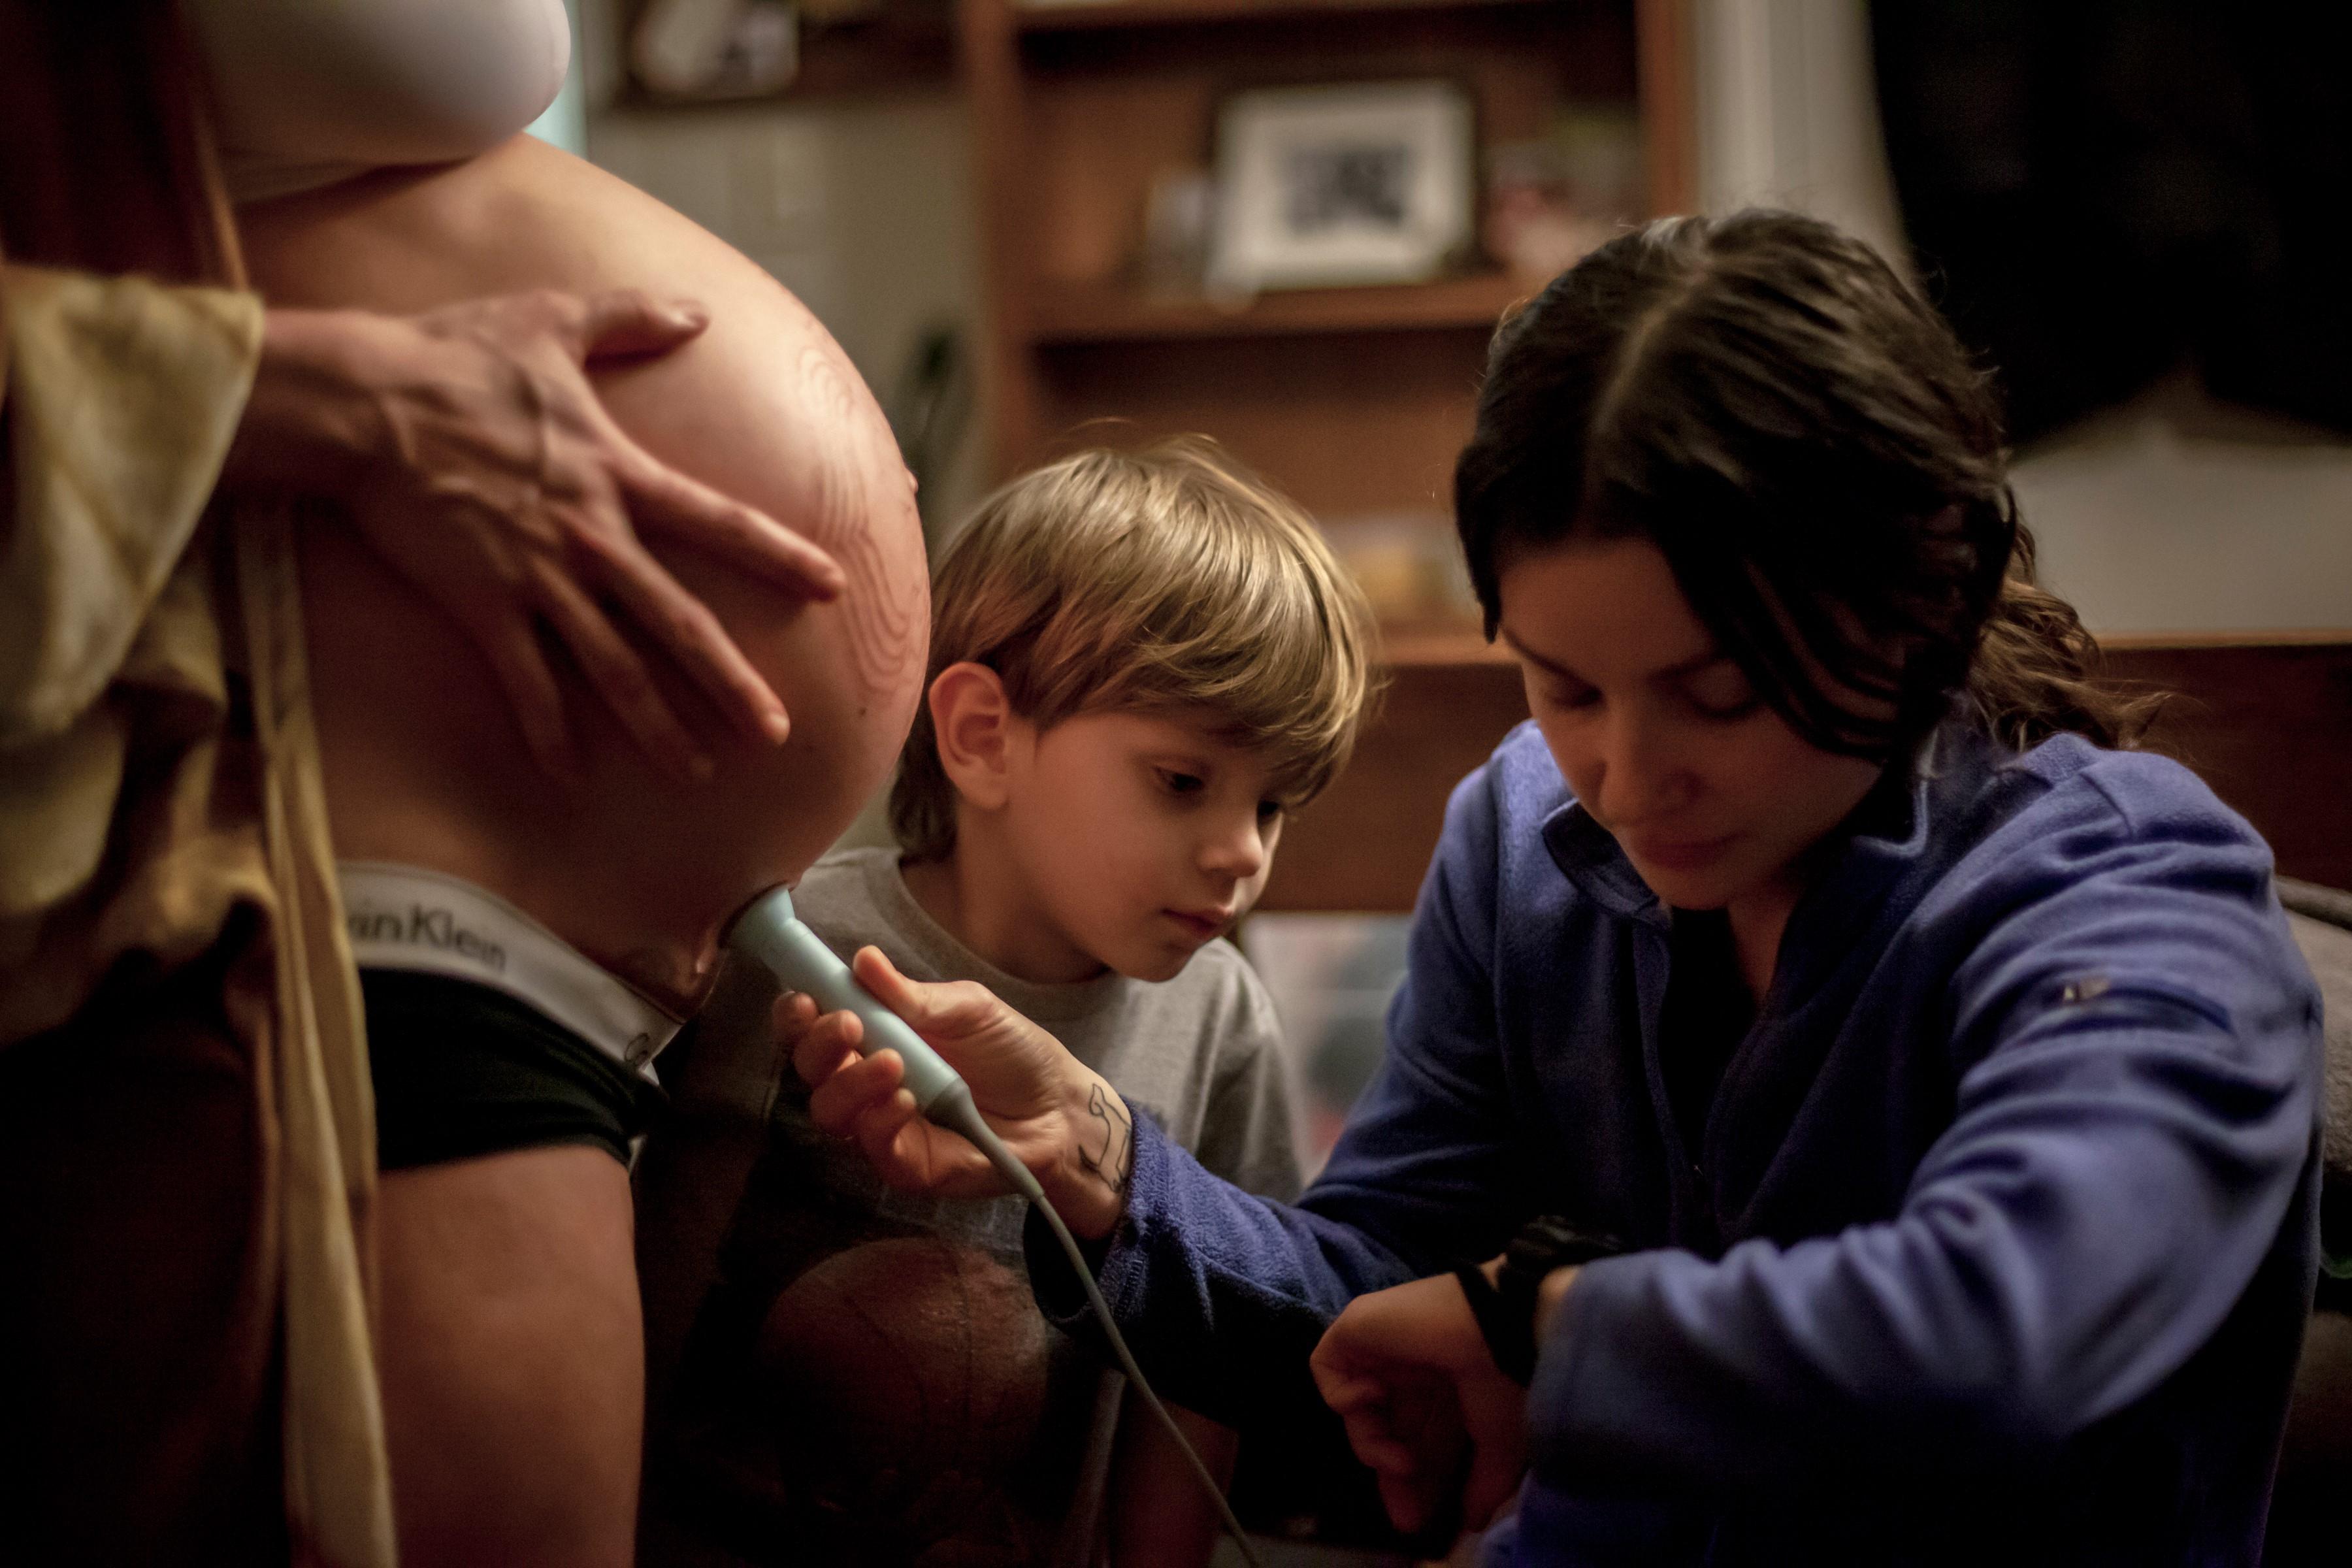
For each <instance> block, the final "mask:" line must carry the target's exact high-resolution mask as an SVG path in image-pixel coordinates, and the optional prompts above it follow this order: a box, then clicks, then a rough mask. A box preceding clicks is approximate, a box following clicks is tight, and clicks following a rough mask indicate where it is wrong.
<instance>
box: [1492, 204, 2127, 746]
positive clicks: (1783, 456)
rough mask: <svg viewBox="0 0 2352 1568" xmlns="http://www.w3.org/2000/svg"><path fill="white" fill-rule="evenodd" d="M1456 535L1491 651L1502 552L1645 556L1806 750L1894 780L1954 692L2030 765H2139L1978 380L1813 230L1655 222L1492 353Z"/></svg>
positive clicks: (1857, 264) (1988, 393)
mask: <svg viewBox="0 0 2352 1568" xmlns="http://www.w3.org/2000/svg"><path fill="white" fill-rule="evenodd" d="M1454 513H1455V519H1456V525H1457V527H1458V528H1459V530H1460V531H1461V536H1462V546H1463V550H1464V552H1465V554H1466V555H1467V556H1468V559H1469V566H1470V576H1471V581H1472V582H1473V584H1475V586H1476V589H1477V592H1478V597H1479V602H1480V604H1481V605H1482V606H1483V607H1484V609H1485V611H1486V631H1487V635H1488V636H1489V637H1492V636H1493V635H1494V632H1495V629H1496V624H1497V620H1498V617H1499V616H1500V614H1501V607H1502V606H1501V598H1500V592H1501V588H1500V584H1501V574H1502V573H1503V571H1504V569H1505V568H1506V567H1507V566H1508V565H1509V563H1510V562H1511V560H1512V559H1513V557H1514V555H1515V554H1517V553H1520V552H1528V551H1531V550H1539V549H1543V548H1546V547H1548V546H1552V545H1557V544H1560V543H1565V542H1570V540H1572V539H1576V538H1596V539H1613V538H1641V539H1646V540H1648V541H1650V542H1653V543H1654V544H1655V545H1656V546H1657V547H1658V549H1659V551H1660V552H1662V553H1663V554H1664V556H1665V558H1666V561H1667V563H1668V564H1669V565H1670V566H1671V567H1672V569H1673V571H1674V574H1675V582H1676V583H1677V584H1679V585H1680V587H1681V589H1682V591H1683V594H1684V595H1685V597H1686V598H1687V599H1688V600H1689V601H1690V604H1691V607H1692V609H1693V611H1694V612H1695V613H1696V616H1698V618H1699V620H1700V621H1701V622H1702V623H1704V624H1705V625H1706V627H1707V629H1708V631H1709V632H1710V633H1712V634H1713V636H1714V637H1715V638H1716V640H1717V643H1718V645H1719V646H1720V647H1722V649H1723V651H1724V652H1725V653H1726V654H1727V655H1728V656H1729V657H1730V658H1732V659H1733V660H1735V661H1736V662H1737V663H1738V665H1739V667H1740V668H1741V669H1742V670H1743V671H1745V672H1746V674H1747V675H1748V679H1750V680H1751V681H1753V682H1754V683H1755V685H1756V688H1757V690H1758V692H1759V695H1761V696H1762V697H1763V699H1764V700H1766V701H1767V702H1768V703H1769V704H1770V705H1771V707H1772V708H1773V709H1774V710H1776V711H1777V712H1779V713H1780V715H1781V717H1783V718H1784V719H1786V720H1787V721H1789V723H1790V726H1791V727H1792V728H1794V729H1795V730H1796V731H1797V732H1798V733H1799V734H1800V735H1801V736H1802V737H1803V738H1804V739H1805V740H1806V741H1808V742H1811V743H1812V744H1813V745H1815V746H1818V747H1820V748H1822V750H1824V751H1830V752H1842V753H1845V754H1848V755H1853V756H1863V757H1872V758H1892V757H1894V756H1896V755H1899V754H1902V753H1904V752H1907V751H1908V750H1909V749H1910V748H1911V747H1913V746H1915V745H1916V743H1917V742H1919V740H1920V739H1921V738H1922V737H1924V736H1925V735H1926V734H1927V731H1929V730H1931V729H1933V728H1934V727H1935V726H1936V725H1937V723H1938V722H1939V721H1941V720H1942V718H1943V717H1944V716H1945V714H1947V713H1948V712H1949V711H1950V710H1951V707H1952V703H1953V700H1954V698H1955V696H1956V695H1957V694H1960V693H1966V694H1967V696H1968V697H1969V699H1971V700H1972V701H1973V705H1974V708H1975V710H1976V711H1977V714H1978V716H1979V719H1980V721H1982V722H1983V724H1984V725H1985V727H1986V728H1987V729H1988V730H1990V731H1991V732H1992V733H1993V734H1995V735H1997V736H1999V737H2000V739H2001V740H2003V741H2004V742H2007V743H2008V744H2010V745H2011V746H2014V747H2016V748H2018V749H2020V750H2022V749H2024V748H2025V747H2028V746H2031V745H2032V744H2034V743H2035V742H2039V741H2041V740H2042V739H2045V738H2047V737H2048V736H2050V735H2052V734H2055V733H2058V732H2060V731H2073V732H2076V733H2079V734H2083V735H2085V736H2087V737H2089V738H2090V739H2091V740H2093V741H2095V742H2097V743H2099V744H2101V745H2107V746H2127V745H2131V744H2134V743H2136V742H2137V740H2138V738H2139V736H2140V734H2141V732H2142V731H2145V729H2146V728H2147V722H2148V720H2149V719H2150V718H2151V717H2152V714H2153V710H2154V707H2155V705H2156V701H2157V700H2156V699H2154V698H2151V697H2147V696H2136V697H2135V696H2126V695H2123V694H2121V693H2119V692H2117V691H2115V690H2113V689H2109V688H2107V687H2105V686H2104V685H2103V684H2102V683H2101V682H2100V680H2099V679H2098V675H2097V663H2098V647H2097V644H2096V643H2095V641H2094V640H2093V639H2092V637H2091V636H2090V634H2089V633H2088V632H2086V631H2084V628H2083V625H2082V622H2081V620H2080V618H2079V617H2077V616H2075V614H2074V609H2073V608H2072V607H2071V606H2070V605H2067V604H2066V603H2065V602H2064V601H2063V600H2062V599H2059V598H2058V597H2056V596H2055V595H2052V594H2049V593H2047V592H2045V591H2043V590H2042V589H2041V588H2039V587H2037V586H2036V585H2035V584H2034V583H2033V543H2032V535H2031V534H2030V533H2028V532H2027V531H2026V530H2025V529H2024V527H2023V526H2022V525H2021V522H2020V521H2019V519H2018V515H2017V503H2016V500H2015V498H2014V496H2012V495H2011V491H2010V487H2009V480H2008V454H2007V451H2006V449H2005V447H2004V446H2003V440H2002V434H2001V427H2000V405H1999V402H1998V400H1997V398H1996V396H1995V395H1994V392H1993V388H1992V385H1991V378H1990V374H1988V373H1986V372H1984V371H1982V370H1980V369H1979V367H1978V366H1977V365H1976V364H1975V363H1973V362H1972V361H1971V360H1970V358H1969V353H1968V352H1967V351H1966V350H1965V349H1964V348H1962V346H1961V345H1960V342H1959V340H1958V338H1957V337H1955V336H1954V335H1953V332H1952V331H1951V328H1950V327H1949V326H1948V325H1947V324H1946V322H1945V321H1944V320H1943V318H1942V317H1941V316H1939V315H1938V314H1937V312H1936V310H1935V309H1934V308H1933V307H1932V306H1930V305H1929V304H1928V303H1927V301H1926V300H1924V299H1922V298H1921V297H1920V296H1919V294H1918V293H1917V292H1916V290H1915V289H1913V288H1912V287H1911V286H1910V285H1909V284H1908V283H1906V281H1905V280H1904V279H1902V278H1900V277H1899V276H1897V275H1896V273H1895V270H1894V269H1893V268H1890V267H1889V266H1887V264H1886V263H1885V261H1884V260H1883V259H1882V258H1880V257H1879V256H1878V255H1877V253H1876V252H1874V251H1873V250H1872V249H1871V248H1870V247H1868V246H1866V245H1864V243H1863V242H1861V241H1860V240H1858V239H1855V238H1853V237H1851V236H1849V235H1846V234H1844V233H1843V232H1841V231H1840V230H1838V229H1836V228H1834V227H1832V226H1830V225H1828V224H1826V223H1822V222H1821V221H1819V220H1817V219H1814V218H1810V217H1805V216H1801V215H1798V214H1795V213H1786V212H1772V211H1762V210H1756V211H1748V212H1742V213H1738V214H1735V215H1733V216H1728V217H1723V218H1706V217H1680V218H1665V219H1661V220H1659V221H1657V222H1654V223H1652V224H1650V225H1648V226H1645V227H1643V228H1641V229H1639V230H1636V231H1634V232H1633V233H1630V234H1626V235H1623V236H1621V237H1618V238H1617V239H1615V240H1612V242H1610V243H1609V244H1607V245H1605V246H1603V247H1601V248H1600V249H1598V250H1596V251H1594V252H1593V253H1592V254H1591V256H1589V257H1587V258H1585V259H1584V260H1583V261H1581V262H1580V263H1578V264H1577V265H1576V266H1575V267H1574V268H1570V270H1569V271H1567V272H1565V273H1563V274H1561V275H1560V276H1559V278H1557V279H1554V280H1553V281H1552V283H1551V284H1550V285H1549V287H1548V288H1546V289H1544V291H1543V292H1542V293H1541V294H1539V295H1538V296H1537V297H1536V298H1535V299H1534V300H1532V301H1530V302H1529V303H1528V305H1527V306H1526V307H1525V308H1524V309H1523V310H1520V311H1518V312H1517V314H1516V315H1514V316H1512V317H1511V318H1509V319H1508V320H1507V321H1505V322H1504V324H1503V326H1502V327H1501V328H1500V329H1499V330H1498V331H1497V332H1496V336H1495V342H1494V346H1493V349H1492V352H1491V353H1490V354H1489V357H1488V361H1487V372H1486V383H1485V385H1484V387H1483V388H1482V389H1481V392H1480V395H1479V399H1478V418H1477V427H1476V429H1475V433H1474V434H1473V436H1472V437H1471V440H1470V443H1469V445H1468V446H1467V447H1465V448H1464V450H1463V452H1462V456H1461V458H1460V461H1459V463H1458V465H1457V466H1456V468H1455V470H1454Z"/></svg>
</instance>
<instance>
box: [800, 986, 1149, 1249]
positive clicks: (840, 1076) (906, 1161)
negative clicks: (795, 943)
mask: <svg viewBox="0 0 2352 1568" xmlns="http://www.w3.org/2000/svg"><path fill="white" fill-rule="evenodd" d="M850 969H851V972H852V973H854V974H856V977H857V979H858V982H859V984H863V985H864V986H865V987H866V989H867V990H868V991H871V992H872V993H873V994H875V996H876V997H877V998H878V999H879V1000H880V1001H881V1002H882V1003H883V1005H886V1006H887V1007H888V1008H889V1009H890V1010H891V1011H892V1012H894V1013H896V1014H898V1016H900V1017H902V1018H904V1019H905V1020H906V1021H907V1022H908V1024H909V1025H910V1026H913V1028H914V1031H915V1033H916V1034H918V1035H919V1036H920V1037H922V1038H923V1039H924V1040H926V1041H928V1042H929V1044H930V1046H931V1047H932V1048H933V1049H935V1050H937V1051H938V1052H939V1053H940V1056H941V1057H942V1058H945V1059H946V1061H947V1063H948V1065H949V1066H950V1067H952V1068H955V1069H956V1071H957V1072H958V1073H960V1074H961V1075H962V1077H963V1079H964V1081H965V1083H967V1084H968V1085H969V1086H970V1087H971V1098H972V1102H973V1103H974V1104H975V1105H976V1106H978V1107H979V1110H980V1112H981V1115H982V1118H983V1119H984V1120H985V1121H987V1123H988V1125H989V1126H990V1127H991V1128H992V1129H993V1130H994V1131H995V1132H996V1135H997V1137H998V1138H1000V1139H1001V1140H1003V1143H1004V1145H1005V1147H1006V1148H1008V1149H1010V1150H1011V1151H1012V1152H1013V1154H1014V1155H1015V1156H1016V1157H1017V1158H1018V1159H1019V1160H1020V1162H1021V1163H1022V1164H1024V1166H1026V1167H1027V1168H1028V1169H1029V1171H1030V1173H1032V1174H1033V1175H1034V1176H1035V1177H1036V1178H1037V1182H1038V1184H1039V1185H1040V1186H1042V1187H1044V1188H1045V1195H1046V1197H1047V1198H1048V1199H1049V1200H1050V1201H1051V1202H1052V1203H1053V1205H1054V1207H1055V1209H1056V1210H1057V1211H1059V1213H1060V1214H1061V1215H1062V1217H1063V1219H1064V1220H1065V1221H1066V1222H1067V1223H1068V1225H1069V1227H1070V1229H1071V1231H1072V1232H1073V1233H1075V1234H1076V1235H1077V1236H1079V1237H1084V1238H1086V1239H1087V1240H1089V1241H1099V1240H1101V1239H1102V1238H1103V1237H1107V1236H1108V1235H1109V1234H1110V1233H1111V1229H1112V1227H1113V1226H1116V1225H1117V1224H1118V1216H1119V1214H1120V1211H1121V1210H1122V1209H1123V1208H1124V1207H1125V1206H1126V1203H1127V1184H1128V1177H1129V1174H1130V1173H1132V1172H1133V1170H1134V1164H1135V1143H1134V1127H1133V1124H1132V1122H1131V1121H1130V1120H1129V1114H1128V1110H1127V1105H1126V1102H1125V1101H1123V1100H1120V1099H1119V1097H1118V1091H1117V1090H1116V1089H1112V1088H1111V1086H1110V1084H1109V1082H1108V1080H1107V1079H1104V1078H1103V1076H1102V1075H1101V1074H1100V1073H1098V1072H1096V1071H1095V1070H1094V1069H1093V1068H1089V1067H1087V1065H1086V1064H1085V1063H1084V1062H1081V1061H1080V1060H1078V1058H1076V1057H1074V1056H1072V1055H1071V1054H1070V1053H1069V1050H1068V1048H1067V1047H1065V1046H1064V1045H1063V1044H1062V1042H1061V1041H1059V1040H1057V1039H1055V1037H1053V1036H1051V1035H1049V1034H1047V1033H1046V1032H1045V1030H1043V1029H1041V1028H1039V1027H1038V1026H1036V1025H1035V1024H1034V1023H1032V1022H1030V1021H1029V1020H1028V1019H1027V1018H1025V1017H1024V1016H1021V1015H1020V1014H1019V1013H1016V1012H1014V1011H1013V1009H1012V1008H1011V1007H1008V1006H1006V1005H1004V1003H1003V1002H1002V1001H1000V1000H998V998H997V997H996V995H995V994H993V993H992V992H991V991H989V990H988V989H987V987H985V986H982V985H980V984H976V983H974V982H972V981H969V980H964V981H957V982H955V983H953V984H928V983H925V982H921V981H915V980H909V979H908V978H907V977H906V976H905V975H903V974H901V973H898V970H897V969H896V968H895V967H893V966H892V964H891V963H890V961H889V960H888V959H887V958H886V957H884V956H883V954H882V952H881V951H880V950H879V949H877V948H871V947H869V948H865V949H862V950H861V951H860V952H858V953H857V955H856V958H855V959H854V960H853V961H852V962H851V964H850ZM775 1023H776V1029H777V1033H778V1037H779V1038H781V1039H782V1041H783V1042H784V1044H785V1045H786V1046H787V1047H789V1048H790V1049H791V1050H792V1053H793V1067H794V1068H795V1069H796V1070H797V1071H798V1072H799V1073H800V1075H801V1078H802V1080H803V1082H805V1083H807V1084H808V1086H809V1088H810V1090H811V1093H810V1096H809V1118H810V1120H811V1121H814V1122H815V1123H816V1125H817V1126H818V1127H819V1128H821V1129H823V1130H824V1131H827V1132H830V1133H832V1134H834V1135H835V1136H836V1137H841V1138H850V1139H854V1140H855V1141H856V1142H857V1144H858V1146H859V1147H860V1148H861V1149H863V1150H864V1151H865V1153H866V1158H867V1159H868V1160H869V1161H871V1162H872V1163H873V1164H874V1168H875V1170H876V1171H877V1173H880V1175H881V1177H882V1179H883V1180H884V1181H885V1182H887V1183H888V1184H890V1185H891V1186H894V1187H897V1188H898V1189H899V1190H900V1191H902V1192H911V1193H924V1194H930V1195H933V1196H937V1197H986V1196H992V1195H994V1194H999V1193H1004V1192H1008V1191H1010V1190H1011V1189H1010V1188H1009V1187H1008V1186H1007V1185H1006V1184H1005V1182H1004V1178H1003V1176H1001V1175H999V1174H998V1173H997V1172H996V1170H995V1168H994V1167H993V1166H992V1165H991V1164H990V1163H989V1162H988V1157H987V1156H986V1155H984V1154H982V1152H980V1150H979V1149H978V1148H976V1147H974V1146H973V1144H972V1143H971V1141H970V1140H968V1139H966V1138H963V1137H961V1135H959V1134H957V1133H955V1132H951V1131H948V1130H947V1129H946V1128H943V1127H940V1126H938V1125H936V1124H934V1123H932V1122H930V1121H925V1120H924V1118H923V1114H922V1111H921V1110H920V1109H919V1107H918V1106H917V1105H916V1103H915V1097H914V1096H913V1095H912V1094H911V1093H909V1092H908V1091H907V1090H906V1089H904V1088H903V1087H902V1084H903V1081H904V1079H905V1076H906V1075H905V1068H904V1065H903V1064H902V1063H901V1062H900V1060H899V1058H898V1053H897V1052H895V1051H889V1050H883V1051H877V1052H876V1053H875V1054H874V1055H873V1056H871V1057H861V1056H859V1055H858V1054H857V1047H858V1043H859V1042H860V1041H861V1040H863V1039H864V1038H865V1025H864V1024H863V1023H862V1022H861V1021H860V1020H859V1019H858V1017H857V1016H856V1015H855V1014H852V1013H845V1012H844V1013H827V1014H825V1015H824V1016H822V1017H820V1016H818V1015H817V1010H816V1004H815V1003H814V1002H813V1001H811V1000H810V999H809V998H808V997H807V996H804V995H801V994H796V993H795V994H787V995H785V996H782V997H781V998H779V999H778V1001H777V1003H776V1013H775Z"/></svg>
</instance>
